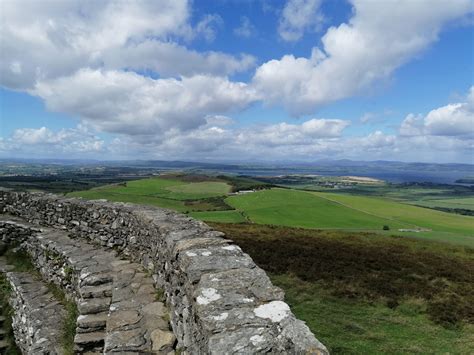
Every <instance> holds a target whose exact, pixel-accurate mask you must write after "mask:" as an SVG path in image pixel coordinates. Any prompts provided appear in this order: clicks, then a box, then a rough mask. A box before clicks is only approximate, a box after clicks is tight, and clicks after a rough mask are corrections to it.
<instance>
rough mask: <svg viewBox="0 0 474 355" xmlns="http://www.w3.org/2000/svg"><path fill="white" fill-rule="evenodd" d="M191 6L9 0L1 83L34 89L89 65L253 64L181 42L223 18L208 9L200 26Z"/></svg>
mask: <svg viewBox="0 0 474 355" xmlns="http://www.w3.org/2000/svg"><path fill="white" fill-rule="evenodd" d="M25 9H27V11H25ZM190 13H191V10H190V6H189V3H188V1H187V0H176V1H167V0H157V1H150V0H139V1H113V0H104V1H86V2H84V1H78V0H66V1H54V0H53V1H41V2H38V1H35V0H18V1H6V2H3V3H2V11H1V15H0V16H1V25H0V52H1V53H2V58H1V61H0V84H1V85H2V86H4V87H7V88H10V89H16V90H25V89H31V87H32V86H34V85H35V83H36V82H37V81H42V80H48V79H55V78H58V77H61V76H68V75H71V74H73V73H74V72H76V71H77V70H78V69H80V68H84V67H89V68H106V69H107V68H109V69H119V68H120V69H127V70H130V69H132V70H141V69H149V70H155V71H158V72H159V74H160V76H162V77H163V76H168V75H173V76H177V75H191V74H197V73H212V74H218V75H227V74H232V73H235V72H237V71H245V70H248V69H249V68H251V67H252V66H253V62H254V59H253V58H252V57H250V56H248V55H242V56H241V57H240V58H239V57H233V56H231V55H226V54H223V53H220V52H212V51H211V52H207V53H198V52H196V51H191V50H188V49H187V48H186V47H184V46H183V45H180V44H178V43H177V41H176V40H177V39H179V38H183V39H184V40H190V39H192V38H196V37H199V36H203V37H204V38H205V39H207V40H212V39H213V38H214V37H215V35H216V28H217V27H218V24H219V23H221V21H222V20H221V19H220V18H219V17H218V16H217V15H206V16H204V18H203V19H202V20H201V21H199V22H198V23H197V24H196V26H194V27H193V26H191V25H190V22H189V21H190ZM177 63H181V64H180V65H178V66H177V68H176V69H175V70H174V69H172V68H173V67H174V66H176V65H177ZM194 64H196V66H195V67H194V66H193V65H194Z"/></svg>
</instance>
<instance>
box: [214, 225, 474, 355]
mask: <svg viewBox="0 0 474 355" xmlns="http://www.w3.org/2000/svg"><path fill="white" fill-rule="evenodd" d="M213 227H215V228H216V229H218V230H221V231H223V232H225V233H226V234H227V237H229V238H231V239H233V240H234V241H236V242H237V244H239V245H240V246H241V247H242V249H243V250H244V251H245V252H247V253H249V254H250V256H251V257H252V258H253V259H254V260H255V262H256V263H257V264H258V265H259V266H260V267H262V268H263V269H265V270H266V271H268V272H269V273H270V275H271V278H272V280H273V282H274V283H275V284H277V285H278V286H280V287H282V288H283V289H284V290H285V291H286V300H287V302H288V303H289V304H290V306H291V308H292V310H293V311H294V312H295V314H296V316H297V317H298V318H300V319H303V320H304V321H306V322H307V324H308V326H309V327H310V328H311V329H312V331H313V332H314V333H315V334H316V335H317V337H318V338H319V339H320V340H321V341H322V342H323V343H324V344H325V345H327V346H328V347H329V349H330V351H331V352H332V353H340V354H342V353H344V354H351V353H356V354H366V353H367V354H375V353H459V354H463V353H469V351H470V349H472V348H473V346H474V332H473V331H474V309H473V308H472V306H471V305H472V304H474V250H473V249H472V248H469V247H464V246H454V245H446V244H442V243H436V242H426V241H420V240H414V239H408V238H401V237H396V236H392V237H387V236H381V235H378V234H374V233H360V232H359V233H354V232H352V233H349V232H341V231H316V230H308V229H295V228H286V227H275V226H273V227H271V226H263V225H255V224H213Z"/></svg>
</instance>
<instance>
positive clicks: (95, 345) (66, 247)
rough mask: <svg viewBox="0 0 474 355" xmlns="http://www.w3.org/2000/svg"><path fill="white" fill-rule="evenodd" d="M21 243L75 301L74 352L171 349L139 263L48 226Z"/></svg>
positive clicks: (164, 319) (161, 309)
mask: <svg viewBox="0 0 474 355" xmlns="http://www.w3.org/2000/svg"><path fill="white" fill-rule="evenodd" d="M24 225H25V223H23V224H22V226H24ZM32 228H35V229H38V227H37V226H32ZM24 244H25V245H26V249H27V251H28V252H29V254H30V255H31V256H32V259H33V262H34V263H35V266H36V267H37V268H38V269H39V270H40V271H41V272H42V274H43V276H44V277H45V278H46V279H48V280H52V281H53V282H56V283H59V284H60V286H62V287H63V288H65V289H66V290H67V291H68V292H70V293H71V296H73V297H74V298H75V299H76V300H77V302H76V303H77V306H78V311H79V314H80V315H79V317H78V319H77V324H76V336H75V338H74V342H75V346H76V351H78V352H87V351H92V352H97V351H99V352H101V351H105V352H106V353H108V352H119V353H150V352H153V351H155V350H153V349H158V348H159V349H161V350H160V351H165V352H169V351H171V350H173V345H174V342H175V341H174V339H175V337H174V334H173V333H172V332H171V331H170V330H169V329H170V326H169V320H168V319H169V315H168V310H167V309H166V308H165V306H164V304H163V303H161V302H157V300H156V299H157V290H156V289H155V288H154V286H153V285H154V281H153V279H152V278H151V276H150V275H148V274H147V273H146V272H145V271H144V269H143V267H142V266H141V265H140V264H137V263H132V262H130V261H127V260H122V259H120V258H119V257H117V256H116V254H115V252H113V251H111V250H106V249H103V248H102V247H97V246H95V245H91V244H89V243H87V242H86V241H84V240H79V239H72V238H70V237H69V235H68V234H67V232H65V231H62V230H56V229H51V228H42V230H41V231H40V232H37V233H36V234H35V235H32V236H31V237H29V238H28V239H27V240H26V242H25V243H24ZM157 334H160V336H157ZM163 339H165V340H166V341H163Z"/></svg>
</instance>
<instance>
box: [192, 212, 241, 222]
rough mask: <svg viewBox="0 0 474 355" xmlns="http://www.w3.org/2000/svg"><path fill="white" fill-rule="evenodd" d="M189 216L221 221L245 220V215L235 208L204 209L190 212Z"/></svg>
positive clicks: (209, 220)
mask: <svg viewBox="0 0 474 355" xmlns="http://www.w3.org/2000/svg"><path fill="white" fill-rule="evenodd" d="M189 215H190V216H191V217H194V218H197V219H201V220H203V221H208V222H221V223H243V222H246V219H245V217H244V216H243V215H242V214H241V213H240V212H239V211H236V210H230V211H209V212H207V211H204V212H191V213H190V214H189Z"/></svg>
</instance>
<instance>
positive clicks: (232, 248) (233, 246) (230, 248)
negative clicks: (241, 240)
mask: <svg viewBox="0 0 474 355" xmlns="http://www.w3.org/2000/svg"><path fill="white" fill-rule="evenodd" d="M222 249H224V250H230V251H232V250H239V247H238V246H237V245H227V246H225V247H222Z"/></svg>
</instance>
